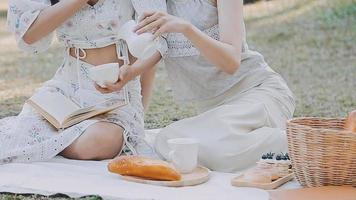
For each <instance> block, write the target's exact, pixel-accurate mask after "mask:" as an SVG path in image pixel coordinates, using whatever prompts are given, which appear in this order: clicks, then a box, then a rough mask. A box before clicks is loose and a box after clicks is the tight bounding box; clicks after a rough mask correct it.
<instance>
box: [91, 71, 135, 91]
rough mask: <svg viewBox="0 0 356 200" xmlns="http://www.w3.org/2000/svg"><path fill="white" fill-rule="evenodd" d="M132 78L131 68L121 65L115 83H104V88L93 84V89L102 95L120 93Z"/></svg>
mask: <svg viewBox="0 0 356 200" xmlns="http://www.w3.org/2000/svg"><path fill="white" fill-rule="evenodd" d="M134 78H135V76H134V73H133V72H132V67H131V66H130V65H123V66H122V67H120V75H119V80H118V81H117V82H116V83H105V86H106V87H105V88H103V87H100V85H98V84H96V83H95V88H96V89H97V90H98V91H99V92H101V93H103V94H108V93H112V92H116V91H120V90H121V89H122V88H123V87H124V86H125V85H126V84H127V83H128V82H129V81H131V80H132V79H134Z"/></svg>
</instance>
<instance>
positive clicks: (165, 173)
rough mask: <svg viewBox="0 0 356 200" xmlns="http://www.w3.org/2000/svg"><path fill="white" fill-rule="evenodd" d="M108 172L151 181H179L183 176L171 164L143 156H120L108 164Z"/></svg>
mask: <svg viewBox="0 0 356 200" xmlns="http://www.w3.org/2000/svg"><path fill="white" fill-rule="evenodd" d="M108 170H109V171H110V172H112V173H117V174H120V175H123V176H135V177H140V178H145V179H150V180H160V181H179V180H181V174H180V173H179V172H178V171H177V170H176V169H174V167H172V166H171V165H170V164H169V163H167V162H165V161H162V160H158V159H152V158H146V157H142V156H120V157H118V158H115V159H114V160H112V161H111V162H110V163H109V164H108Z"/></svg>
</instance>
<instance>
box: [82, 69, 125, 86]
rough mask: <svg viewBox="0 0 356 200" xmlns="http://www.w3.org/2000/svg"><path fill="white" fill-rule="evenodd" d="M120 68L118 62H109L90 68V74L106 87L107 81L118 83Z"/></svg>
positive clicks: (94, 79)
mask: <svg viewBox="0 0 356 200" xmlns="http://www.w3.org/2000/svg"><path fill="white" fill-rule="evenodd" d="M119 74H120V68H119V64H118V63H108V64H103V65H98V66H95V67H91V68H89V71H88V76H89V78H90V79H91V80H93V81H94V82H96V83H97V84H98V85H100V87H103V88H105V87H106V86H105V83H116V82H117V81H118V79H119Z"/></svg>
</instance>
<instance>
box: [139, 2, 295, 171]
mask: <svg viewBox="0 0 356 200" xmlns="http://www.w3.org/2000/svg"><path fill="white" fill-rule="evenodd" d="M167 10H168V13H169V14H167V13H164V12H146V13H145V15H144V16H143V17H142V21H141V22H140V24H139V25H138V27H137V33H143V32H146V31H153V32H154V33H155V35H156V36H160V35H165V34H166V33H168V36H167V42H168V54H167V56H166V58H165V64H166V68H167V71H168V75H169V79H170V80H171V86H172V88H173V92H174V96H175V99H176V100H177V101H178V102H183V103H185V102H189V103H191V102H194V103H195V104H196V105H197V107H198V108H199V111H200V113H199V114H198V115H197V116H195V117H191V118H187V119H183V120H181V121H178V122H175V123H173V124H171V125H169V126H168V127H166V128H164V129H163V130H162V131H161V132H160V133H159V134H158V136H157V138H156V142H155V149H156V151H157V153H158V154H160V155H161V156H163V157H164V158H167V157H168V152H169V147H168V144H167V140H169V139H171V138H180V137H189V138H196V139H198V140H199V141H200V147H199V161H200V163H201V164H202V165H205V166H207V167H209V168H210V169H212V170H217V171H224V172H231V171H236V170H241V169H244V168H246V167H249V166H251V165H253V164H254V163H255V162H256V161H257V160H258V159H259V158H260V156H261V154H262V153H264V152H268V151H274V152H279V151H286V148H287V142H286V136H285V132H284V131H283V129H284V128H285V123H286V120H288V119H290V118H291V117H292V116H293V112H294V109H295V103H294V99H293V95H292V92H291V91H290V90H289V88H288V86H287V85H286V83H285V81H284V80H283V79H282V77H281V76H280V75H279V74H277V73H276V72H274V71H273V70H272V69H271V68H270V67H269V66H268V65H267V64H266V62H265V61H264V58H263V56H262V55H261V54H259V53H258V52H255V51H252V50H250V49H249V48H248V46H247V43H246V35H245V26H244V22H243V1H242V0H218V1H217V2H216V0H168V1H167Z"/></svg>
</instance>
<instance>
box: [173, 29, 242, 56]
mask: <svg viewBox="0 0 356 200" xmlns="http://www.w3.org/2000/svg"><path fill="white" fill-rule="evenodd" d="M203 32H204V33H205V34H207V35H208V36H209V37H211V38H213V39H215V40H220V34H219V25H218V24H216V25H214V26H212V27H211V28H208V29H205V30H204V31H203ZM167 44H168V57H185V56H198V55H200V51H199V50H198V49H197V48H195V47H194V45H193V43H192V42H191V41H190V40H189V39H188V38H186V37H185V36H184V35H183V34H181V33H170V34H168V37H167ZM247 49H248V46H247V43H246V41H242V48H241V51H242V52H245V51H246V50H247Z"/></svg>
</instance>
